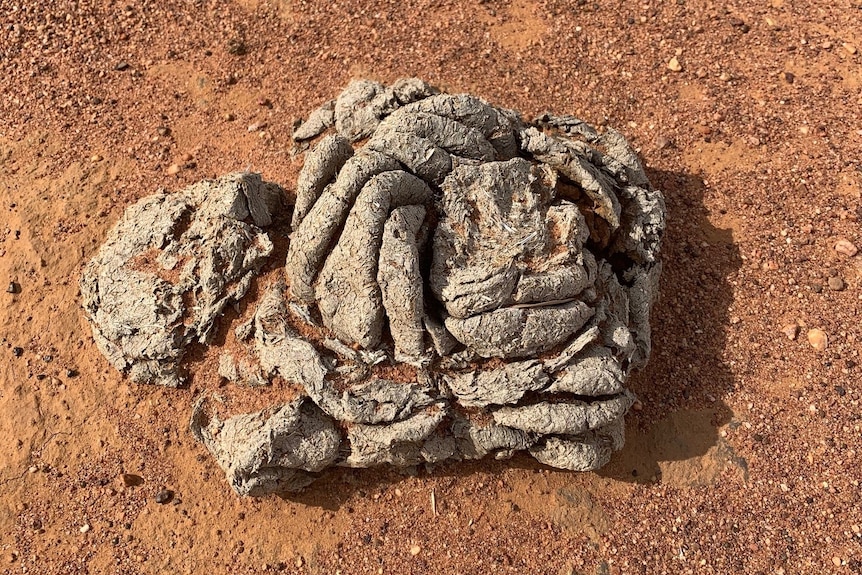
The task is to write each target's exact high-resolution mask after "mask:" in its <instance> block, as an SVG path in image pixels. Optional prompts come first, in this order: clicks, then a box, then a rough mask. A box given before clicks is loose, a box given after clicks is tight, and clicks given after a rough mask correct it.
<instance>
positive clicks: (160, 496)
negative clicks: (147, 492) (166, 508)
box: [156, 489, 174, 505]
mask: <svg viewBox="0 0 862 575" xmlns="http://www.w3.org/2000/svg"><path fill="white" fill-rule="evenodd" d="M173 498H174V492H173V491H171V490H170V489H162V490H161V491H159V492H158V493H156V503H158V504H160V505H164V504H165V503H168V502H169V501H170V500H171V499H173Z"/></svg>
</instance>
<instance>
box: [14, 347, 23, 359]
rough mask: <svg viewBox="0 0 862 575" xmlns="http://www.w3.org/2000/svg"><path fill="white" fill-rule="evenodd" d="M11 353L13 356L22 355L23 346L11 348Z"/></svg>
mask: <svg viewBox="0 0 862 575" xmlns="http://www.w3.org/2000/svg"><path fill="white" fill-rule="evenodd" d="M12 355H14V356H15V357H21V356H22V355H24V348H23V347H13V348H12Z"/></svg>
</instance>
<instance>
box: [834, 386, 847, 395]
mask: <svg viewBox="0 0 862 575" xmlns="http://www.w3.org/2000/svg"><path fill="white" fill-rule="evenodd" d="M835 393H837V394H838V395H839V396H841V397H844V396H845V395H846V394H847V390H846V389H844V388H843V387H841V386H840V385H836V386H835Z"/></svg>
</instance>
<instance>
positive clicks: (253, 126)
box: [248, 122, 266, 132]
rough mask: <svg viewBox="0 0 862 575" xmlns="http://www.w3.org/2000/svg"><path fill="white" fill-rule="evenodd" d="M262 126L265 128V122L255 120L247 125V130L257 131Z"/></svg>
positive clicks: (261, 128)
mask: <svg viewBox="0 0 862 575" xmlns="http://www.w3.org/2000/svg"><path fill="white" fill-rule="evenodd" d="M264 128H266V124H265V123H263V122H255V123H253V124H249V125H248V131H249V132H257V131H258V130H263V129H264Z"/></svg>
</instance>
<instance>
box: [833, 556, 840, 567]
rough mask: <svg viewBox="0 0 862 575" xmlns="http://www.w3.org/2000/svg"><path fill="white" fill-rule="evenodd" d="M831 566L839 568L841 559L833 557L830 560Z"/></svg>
mask: <svg viewBox="0 0 862 575" xmlns="http://www.w3.org/2000/svg"><path fill="white" fill-rule="evenodd" d="M832 564H833V565H835V566H836V567H841V558H840V557H833V558H832Z"/></svg>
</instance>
